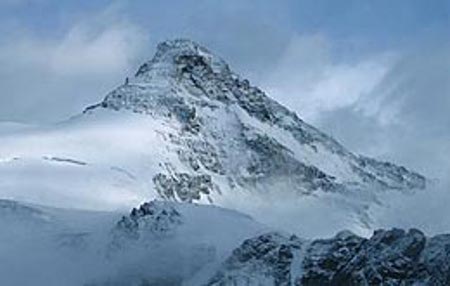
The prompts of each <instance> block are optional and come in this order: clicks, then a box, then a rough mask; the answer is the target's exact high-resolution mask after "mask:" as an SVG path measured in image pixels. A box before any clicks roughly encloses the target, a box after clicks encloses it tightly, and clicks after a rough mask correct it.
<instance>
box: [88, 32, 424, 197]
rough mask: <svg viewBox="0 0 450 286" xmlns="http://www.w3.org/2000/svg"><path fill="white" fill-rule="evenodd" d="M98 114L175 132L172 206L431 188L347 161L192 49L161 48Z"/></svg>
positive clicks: (342, 152) (163, 181)
mask: <svg viewBox="0 0 450 286" xmlns="http://www.w3.org/2000/svg"><path fill="white" fill-rule="evenodd" d="M98 108H106V109H112V110H130V111H132V112H135V113H144V114H148V115H150V116H155V117H158V118H163V119H164V120H167V121H168V122H171V123H172V124H175V125H177V126H178V127H177V128H178V129H177V128H175V129H176V130H178V131H177V132H168V134H167V138H169V139H168V144H171V145H172V146H173V150H174V151H175V152H176V153H177V156H178V158H179V160H180V161H181V163H182V164H183V165H184V167H183V168H182V169H183V170H181V169H179V168H178V169H175V170H170V171H169V170H167V169H164V168H162V170H161V172H160V173H158V174H155V175H154V178H153V181H154V182H155V186H156V189H157V191H158V193H159V195H160V196H161V197H163V198H166V199H167V198H170V199H176V200H180V201H189V202H191V201H196V200H199V199H201V198H202V197H207V198H208V200H210V201H214V196H215V195H216V194H217V193H221V194H222V195H226V194H227V192H229V191H230V190H232V189H233V188H235V187H239V188H242V189H244V190H254V191H261V190H262V189H268V185H270V186H271V187H270V189H273V190H277V188H280V189H281V188H283V189H288V190H290V191H292V192H297V193H300V194H311V193H313V192H316V191H326V192H339V191H342V190H344V189H358V190H359V189H364V188H371V189H399V190H406V191H408V190H411V189H422V188H424V187H425V178H424V177H423V176H421V175H419V174H416V173H414V172H411V171H408V170H406V169H405V168H403V167H398V166H396V165H393V164H390V163H383V162H378V161H376V160H373V159H370V158H365V157H360V156H357V155H355V154H353V153H351V152H349V151H348V150H346V149H345V148H344V147H343V146H341V145H340V144H339V143H338V142H336V141H335V140H334V139H333V138H331V137H329V136H328V135H326V134H324V133H322V132H320V131H319V130H317V129H316V128H314V127H312V126H310V125H308V124H307V123H305V122H304V121H302V120H301V119H300V118H299V117H298V116H297V115H296V114H295V113H293V112H292V111H290V110H288V109H287V108H285V107H284V106H282V105H281V104H279V103H277V102H276V101H274V100H273V99H271V98H270V97H268V96H267V95H266V94H265V93H264V92H263V91H262V90H260V89H259V88H257V87H254V86H252V85H251V84H250V83H249V81H248V80H246V79H243V78H241V77H240V76H238V75H237V74H235V73H234V72H232V71H231V69H230V67H229V66H228V65H227V64H226V63H225V62H224V61H223V60H222V59H221V58H220V57H218V56H216V55H214V54H213V53H211V52H210V51H209V50H207V49H206V48H204V47H202V46H200V45H199V44H197V43H194V42H192V41H189V40H174V41H167V42H164V43H161V44H160V45H158V48H157V51H156V54H155V56H154V57H153V59H152V60H150V61H148V62H146V63H145V64H143V65H142V66H141V67H140V68H139V70H138V72H137V73H136V75H135V77H134V78H132V79H130V80H129V82H127V84H125V85H123V86H120V87H118V88H117V89H116V90H114V91H112V92H111V93H110V94H108V95H107V96H106V98H105V99H104V100H103V102H101V103H100V104H98V105H95V106H93V107H90V108H88V109H87V111H86V112H87V113H90V112H95V110H97V109H98ZM160 164H161V165H162V166H165V165H167V164H170V165H171V166H177V163H176V162H160ZM174 173H176V174H174ZM286 177H289V182H287V183H286V180H283V178H286ZM198 178H202V179H201V181H203V183H202V184H201V185H202V186H201V187H194V188H193V189H191V190H189V191H188V190H187V189H186V188H185V186H187V185H191V184H194V185H197V184H196V183H194V182H193V181H195V180H199V179H198ZM204 179H205V180H207V181H208V182H206V181H205V180H204ZM209 180H210V181H211V182H209ZM218 181H220V182H228V185H224V184H223V183H222V184H220V183H219V182H218ZM280 182H283V184H282V185H280V184H281V183H280ZM212 185H216V186H217V188H212V187H211V186H212ZM277 191H278V190H277Z"/></svg>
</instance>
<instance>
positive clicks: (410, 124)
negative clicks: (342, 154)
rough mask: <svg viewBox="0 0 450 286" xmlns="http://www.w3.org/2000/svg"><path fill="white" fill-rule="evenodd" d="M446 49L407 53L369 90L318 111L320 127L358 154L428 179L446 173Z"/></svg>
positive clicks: (449, 58)
mask: <svg viewBox="0 0 450 286" xmlns="http://www.w3.org/2000/svg"><path fill="white" fill-rule="evenodd" d="M448 51H449V49H448V45H447V44H442V45H438V46H427V47H424V48H420V49H414V50H413V51H412V52H409V53H405V54H403V55H402V56H401V58H400V59H399V60H398V61H396V63H395V64H394V65H392V67H390V68H389V71H388V72H387V73H385V75H384V76H383V77H382V80H380V81H379V82H378V83H377V84H376V85H375V86H374V87H373V88H372V89H371V90H370V92H368V93H366V94H364V95H363V96H362V97H360V98H359V99H358V100H357V101H355V102H354V103H353V104H351V105H348V106H344V107H339V108H336V109H334V110H329V111H328V112H325V113H322V114H321V116H320V117H321V118H320V123H319V125H321V126H322V127H324V128H325V129H326V130H333V133H334V134H335V135H336V136H337V137H338V138H339V139H340V140H342V141H344V143H345V144H346V145H347V146H350V148H352V149H353V150H356V151H358V152H361V153H366V154H367V153H368V154H370V155H372V156H376V157H381V158H384V159H386V160H390V161H395V162H398V163H401V164H405V165H406V166H409V167H411V168H414V169H416V170H418V171H421V172H423V173H425V174H426V175H428V176H430V177H437V178H442V177H445V176H448V174H449V173H450V162H449V161H448V156H443V154H450V116H448V109H449V107H450V77H449V75H450V52H448Z"/></svg>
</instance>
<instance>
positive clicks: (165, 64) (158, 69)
mask: <svg viewBox="0 0 450 286" xmlns="http://www.w3.org/2000/svg"><path fill="white" fill-rule="evenodd" d="M194 69H202V70H208V71H210V72H213V73H216V74H222V75H228V76H230V71H229V68H228V65H227V64H226V63H225V62H224V61H223V60H222V59H221V58H220V57H218V56H217V55H214V54H213V53H212V52H210V51H209V50H208V49H207V48H205V47H203V46H201V45H200V44H198V43H196V42H194V41H191V40H187V39H175V40H169V41H165V42H162V43H160V44H158V46H157V49H156V53H155V55H154V57H153V58H152V59H151V60H150V61H148V62H146V63H144V64H143V65H141V66H140V68H139V69H138V71H137V72H136V75H135V76H136V80H137V81H138V82H139V81H144V82H148V81H152V80H154V79H155V77H158V76H170V77H179V76H181V75H182V74H183V73H186V72H192V73H195V72H194Z"/></svg>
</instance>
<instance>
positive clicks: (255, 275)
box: [207, 229, 450, 286]
mask: <svg viewBox="0 0 450 286" xmlns="http://www.w3.org/2000/svg"><path fill="white" fill-rule="evenodd" d="M207 285H209V286H213V285H214V286H219V285H220V286H226V285H247V286H250V285H278V286H288V285H293V286H300V285H303V286H304V285H308V286H309V285H324V286H327V285H330V286H331V285H333V286H339V285H343V286H344V285H345V286H348V285H450V235H447V234H446V235H438V236H434V237H431V238H427V237H425V235H424V234H423V233H422V232H421V231H419V230H416V229H410V230H409V231H405V230H402V229H392V230H377V231H375V232H374V234H373V235H372V237H371V238H368V239H366V238H362V237H359V236H357V235H354V234H352V233H350V232H346V231H345V232H341V233H339V234H338V235H336V236H335V237H333V238H330V239H318V240H314V241H312V242H307V241H300V240H299V239H298V238H297V237H295V236H292V237H288V236H285V235H281V234H278V233H271V234H265V235H261V236H258V237H255V238H251V239H248V240H246V241H245V242H244V243H242V245H241V246H240V247H239V248H237V249H235V250H234V251H233V253H232V255H231V256H230V257H229V258H228V259H227V260H226V261H225V262H224V264H223V266H222V268H221V269H220V270H219V271H218V272H217V273H216V274H215V275H214V277H213V278H212V279H210V281H209V282H208V283H207Z"/></svg>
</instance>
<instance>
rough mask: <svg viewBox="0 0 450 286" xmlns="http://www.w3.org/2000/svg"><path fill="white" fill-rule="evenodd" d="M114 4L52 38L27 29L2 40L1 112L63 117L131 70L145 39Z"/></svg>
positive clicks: (47, 118) (30, 118) (24, 116)
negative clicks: (34, 33)
mask: <svg viewBox="0 0 450 286" xmlns="http://www.w3.org/2000/svg"><path fill="white" fill-rule="evenodd" d="M117 9H118V8H115V7H113V8H110V7H109V8H108V9H105V10H103V11H102V12H100V13H97V14H95V15H90V16H88V17H86V18H83V19H81V20H79V21H78V22H76V23H74V24H73V25H72V26H71V27H70V29H68V30H67V32H65V33H63V34H62V35H61V36H59V37H56V38H42V37H37V36H34V35H33V34H32V33H26V34H25V35H23V34H21V35H18V34H16V35H10V36H9V39H8V40H7V41H5V40H4V41H2V43H1V44H0V63H1V66H2V68H1V69H0V75H1V77H0V78H1V79H0V85H1V86H2V95H1V96H0V115H1V116H2V118H3V119H9V120H14V119H16V120H22V121H23V120H25V121H51V120H59V119H62V118H64V117H65V116H69V115H72V114H73V113H76V112H79V111H80V110H81V109H82V108H83V107H84V106H85V105H86V104H90V103H93V102H92V100H94V99H97V98H99V97H101V96H102V95H103V94H104V93H105V92H107V91H108V90H109V89H110V88H111V87H112V86H114V85H117V84H119V83H121V82H122V81H123V78H124V77H125V76H127V75H128V74H130V73H132V72H133V69H134V68H135V66H136V62H137V61H138V60H139V59H140V57H141V56H142V54H143V50H144V49H145V48H147V42H148V40H147V37H146V36H145V35H144V33H143V32H142V31H141V30H140V28H139V27H138V26H136V25H134V24H133V23H131V22H129V21H127V20H126V19H123V17H120V16H119V13H118V12H117ZM0 119H1V118H0Z"/></svg>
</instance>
